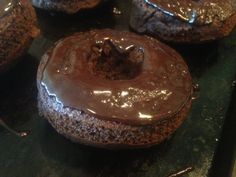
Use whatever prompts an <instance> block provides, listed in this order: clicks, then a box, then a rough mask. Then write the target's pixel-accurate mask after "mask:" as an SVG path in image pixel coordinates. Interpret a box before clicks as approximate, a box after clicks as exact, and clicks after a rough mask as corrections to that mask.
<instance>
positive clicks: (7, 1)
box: [0, 0, 19, 17]
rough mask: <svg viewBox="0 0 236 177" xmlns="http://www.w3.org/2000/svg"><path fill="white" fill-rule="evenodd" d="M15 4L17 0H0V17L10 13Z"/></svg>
mask: <svg viewBox="0 0 236 177" xmlns="http://www.w3.org/2000/svg"><path fill="white" fill-rule="evenodd" d="M17 4H19V0H0V17H3V16H5V15H6V14H8V13H10V12H11V11H12V10H13V9H14V8H15V6H16V5H17Z"/></svg>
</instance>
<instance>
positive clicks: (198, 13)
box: [130, 0, 236, 43]
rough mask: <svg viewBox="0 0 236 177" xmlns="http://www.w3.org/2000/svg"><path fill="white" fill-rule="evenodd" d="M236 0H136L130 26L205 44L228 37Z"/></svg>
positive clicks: (174, 39) (234, 20)
mask: <svg viewBox="0 0 236 177" xmlns="http://www.w3.org/2000/svg"><path fill="white" fill-rule="evenodd" d="M235 24H236V2H235V0H224V1H222V0H133V2H132V12H131V20H130V26H131V28H132V29H133V30H135V31H137V32H139V33H147V34H150V35H152V36H154V37H157V38H159V39H163V40H166V41H171V42H186V43H190V42H192V43H201V42H204V41H211V40H214V39H218V38H222V37H224V36H227V35H228V34H229V33H230V32H231V31H232V29H233V28H234V27H235Z"/></svg>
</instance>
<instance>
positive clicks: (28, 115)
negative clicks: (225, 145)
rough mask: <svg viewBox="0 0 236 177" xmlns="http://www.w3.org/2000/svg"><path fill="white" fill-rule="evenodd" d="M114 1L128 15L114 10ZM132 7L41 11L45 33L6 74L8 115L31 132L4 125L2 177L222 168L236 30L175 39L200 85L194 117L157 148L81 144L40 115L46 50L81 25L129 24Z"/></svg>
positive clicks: (197, 174) (3, 113) (136, 175)
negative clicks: (19, 133) (205, 39)
mask: <svg viewBox="0 0 236 177" xmlns="http://www.w3.org/2000/svg"><path fill="white" fill-rule="evenodd" d="M113 7H117V8H119V9H120V10H121V12H122V14H121V15H115V14H113V12H112V11H113ZM129 12H130V1H127V0H117V1H115V0H114V1H113V2H107V3H106V4H104V5H102V6H100V7H98V8H97V9H96V10H89V11H84V12H82V13H79V14H77V15H73V16H67V15H63V14H50V13H47V12H44V11H42V10H37V14H38V18H39V24H40V26H41V28H42V35H41V36H40V37H39V38H37V39H36V40H35V41H34V43H33V45H32V47H31V49H30V50H29V52H28V54H27V55H25V56H24V57H23V61H22V62H21V63H19V64H18V65H17V66H16V67H15V68H14V69H13V70H12V71H11V72H9V73H7V74H5V75H4V76H2V77H1V78H0V83H1V87H0V100H1V102H0V117H2V118H3V119H4V121H5V122H6V123H7V124H8V125H10V126H11V127H13V128H14V129H17V130H29V131H30V134H29V135H28V136H27V137H25V138H19V137H16V136H15V135H13V134H10V133H9V132H7V131H6V130H5V129H3V128H2V127H0V176H1V177H49V176H50V177H67V176H68V177H78V176H81V177H95V176H96V177H111V176H112V177H142V176H145V177H167V176H168V175H170V174H171V173H174V172H178V171H180V170H184V169H186V168H187V167H193V170H192V171H191V172H189V173H188V174H185V175H183V176H190V177H205V176H209V174H213V173H212V170H211V168H212V165H213V164H214V167H217V164H216V165H215V163H217V162H219V159H220V158H217V157H218V156H219V155H218V154H217V155H215V153H216V152H218V153H220V152H221V153H222V152H223V150H218V151H217V147H218V146H219V144H221V143H222V142H224V139H222V138H221V133H222V129H223V125H224V122H225V120H227V119H228V117H230V116H231V117H232V114H233V111H234V112H235V110H234V109H233V108H232V107H233V105H235V103H234V102H233V100H231V99H233V91H234V89H235V87H236V83H235V82H234V81H235V80H236V31H234V32H233V33H232V34H231V35H230V36H229V37H227V38H225V39H223V40H220V41H216V42H213V43H207V44H202V45H195V46H190V45H172V46H173V47H174V48H175V49H177V50H178V51H179V52H180V53H181V54H182V55H183V57H184V58H185V59H186V62H187V63H188V65H189V68H190V72H191V74H192V76H193V79H194V83H196V84H199V85H200V87H199V89H196V90H197V91H196V93H195V96H196V97H197V99H196V100H195V101H194V102H193V107H192V110H191V112H190V114H189V116H188V119H187V120H186V121H185V122H184V124H183V125H182V126H181V127H180V129H178V131H177V132H176V133H175V134H174V136H173V137H172V138H170V139H169V140H168V141H165V142H164V143H162V144H160V145H158V146H155V147H153V148H151V149H144V150H134V151H132V150H129V151H106V150H101V149H95V148H90V147H86V146H83V145H78V144H74V143H71V142H70V141H69V140H66V139H65V138H64V137H62V136H60V135H58V134H57V133H56V132H55V130H54V129H52V128H51V127H50V126H49V124H48V123H47V121H46V120H44V119H42V118H41V117H40V116H39V115H38V111H37V89H36V70H37V66H38V63H39V61H40V58H41V56H42V55H43V53H44V52H45V51H46V50H47V49H48V48H49V47H50V46H51V44H52V43H53V42H54V41H56V40H58V39H60V38H61V37H64V36H66V35H69V34H72V33H74V32H80V31H85V30H88V29H93V28H115V29H119V30H128V29H129V27H128V22H129V20H128V16H129ZM234 97H235V96H234ZM234 107H235V106H234ZM229 108H230V109H229ZM226 122H229V121H226ZM232 126H233V124H232V123H231V125H228V126H226V127H227V128H230V127H232ZM224 134H225V133H224ZM226 134H227V133H226ZM223 137H224V136H223ZM232 141H233V140H232ZM229 144H232V143H229ZM221 146H222V145H221ZM221 146H220V147H221ZM224 159H225V158H224ZM221 163H222V161H221ZM226 163H227V162H226ZM222 168H223V167H222ZM213 170H217V168H213ZM209 171H210V172H211V173H209Z"/></svg>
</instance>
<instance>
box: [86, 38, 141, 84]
mask: <svg viewBox="0 0 236 177" xmlns="http://www.w3.org/2000/svg"><path fill="white" fill-rule="evenodd" d="M143 61H144V50H143V48H141V47H137V46H134V45H130V46H128V47H126V48H123V47H121V46H118V45H116V44H115V43H113V42H112V40H110V39H108V40H105V41H104V42H103V43H102V44H101V43H100V44H95V45H92V46H91V55H90V56H89V57H88V70H89V72H90V73H91V74H93V75H95V76H97V77H100V78H103V79H108V80H131V79H134V78H135V77H137V76H138V75H139V74H140V72H141V71H142V65H143Z"/></svg>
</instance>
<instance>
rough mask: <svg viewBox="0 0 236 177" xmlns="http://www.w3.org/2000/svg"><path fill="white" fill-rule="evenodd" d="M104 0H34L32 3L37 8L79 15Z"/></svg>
mask: <svg viewBox="0 0 236 177" xmlns="http://www.w3.org/2000/svg"><path fill="white" fill-rule="evenodd" d="M102 1H103V0H32V3H33V5H34V6H35V7H38V8H41V9H46V10H52V11H59V12H65V13H68V14H74V13H77V12H78V11H79V10H81V9H90V8H93V7H95V6H97V5H98V4H100V3H101V2H102Z"/></svg>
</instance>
